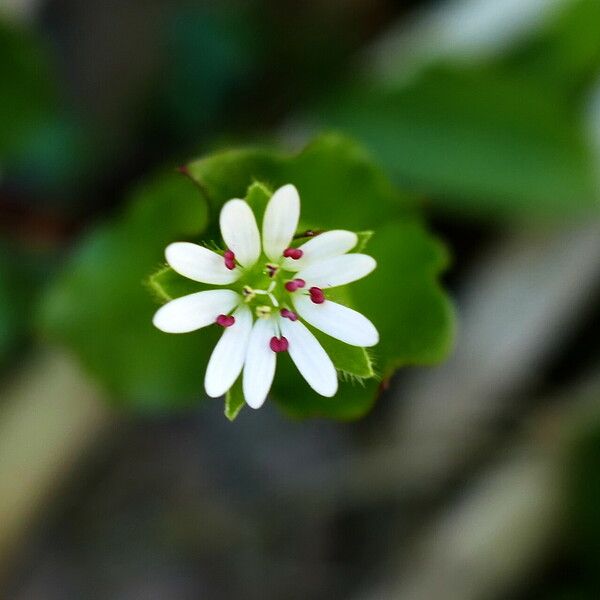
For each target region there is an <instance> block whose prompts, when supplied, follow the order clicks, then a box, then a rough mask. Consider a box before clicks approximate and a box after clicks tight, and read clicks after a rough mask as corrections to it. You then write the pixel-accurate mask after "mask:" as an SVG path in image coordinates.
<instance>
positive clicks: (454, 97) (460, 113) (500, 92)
mask: <svg viewBox="0 0 600 600" xmlns="http://www.w3.org/2000/svg"><path fill="white" fill-rule="evenodd" d="M340 98H343V101H340ZM319 114H320V115H322V118H323V120H324V121H325V122H326V123H327V124H328V125H333V126H335V127H338V128H341V129H342V130H344V131H347V132H348V133H349V134H351V135H354V136H356V137H357V138H358V139H359V140H360V141H361V142H363V143H364V144H365V145H366V146H367V147H368V148H369V149H370V150H371V151H372V152H373V154H374V156H375V157H376V159H377V160H378V161H380V163H381V164H382V165H383V166H384V167H385V168H386V169H387V171H388V172H389V173H390V174H391V175H392V176H393V178H394V181H395V182H396V183H397V184H398V185H399V186H401V187H402V188H405V189H410V190H412V191H413V192H416V193H419V194H422V195H426V196H427V197H428V198H429V199H430V200H431V201H432V202H436V203H437V204H438V205H439V206H440V207H442V208H445V209H452V210H461V211H463V212H464V211H466V212H467V213H469V214H478V215H485V216H495V217H498V216H502V217H514V216H518V217H529V218H531V217H533V216H536V217H540V216H544V217H555V218H556V217H562V216H570V215H581V214H584V213H587V212H591V211H596V210H597V207H598V190H597V186H596V181H595V162H594V155H593V152H592V148H591V146H590V143H589V140H588V137H587V134H586V133H584V131H583V128H582V127H581V126H580V125H579V123H578V120H577V119H576V118H575V115H574V114H573V112H572V111H571V110H570V109H569V107H568V106H566V105H565V103H564V102H563V101H561V99H560V98H559V97H557V95H555V94H552V93H550V92H549V90H547V89H545V88H540V87H536V85H535V84H534V83H532V82H530V81H528V80H526V79H524V78H523V77H522V76H520V75H517V74H511V73H510V72H508V71H507V70H506V69H504V70H502V69H496V70H494V69H491V68H486V67H463V68H458V67H435V68H430V69H428V70H426V71H425V72H423V73H420V74H419V76H417V77H414V78H411V79H410V81H409V82H408V83H405V84H390V85H389V86H379V87H374V86H373V85H368V84H365V85H364V86H362V87H361V86H355V88H354V89H352V90H345V91H344V93H343V94H341V95H340V94H336V96H335V100H332V101H331V102H330V103H328V104H327V105H326V106H323V107H319ZM359 227H360V226H359ZM363 227H364V225H363Z"/></svg>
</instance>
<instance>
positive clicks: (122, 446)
mask: <svg viewBox="0 0 600 600" xmlns="http://www.w3.org/2000/svg"><path fill="white" fill-rule="evenodd" d="M240 148H241V149H242V150H237V149H240ZM245 148H249V150H246V149H245ZM256 148H259V149H258V150H257V149H256ZM231 149H236V150H235V152H234V153H233V154H227V155H225V156H226V159H224V158H223V155H222V154H221V153H222V152H223V151H228V150H231ZM207 157H208V158H207ZM184 164H187V165H189V169H191V170H192V173H193V175H194V178H195V179H197V180H198V181H200V182H201V183H202V184H203V190H202V193H200V191H199V190H198V189H197V188H195V187H194V186H193V185H192V184H191V183H190V182H189V181H188V179H186V178H185V177H184V176H183V175H181V174H180V173H179V172H177V170H176V167H179V166H181V165H184ZM255 177H256V178H264V179H266V180H267V181H266V183H271V182H278V180H279V178H283V180H282V181H281V182H279V183H285V182H286V181H287V180H288V179H289V180H293V181H294V182H295V183H297V184H298V185H299V187H300V189H301V191H302V194H303V199H304V201H305V211H306V215H305V219H306V220H307V223H308V224H310V225H311V226H312V225H313V223H317V224H319V223H322V224H324V225H325V226H336V224H338V226H343V227H349V228H353V229H356V230H362V229H374V230H375V235H374V237H373V239H372V241H371V244H372V245H370V246H369V248H368V251H370V252H372V253H373V254H374V255H375V256H376V257H377V258H378V261H379V264H380V268H379V270H378V271H377V276H375V275H374V279H373V280H372V283H370V284H367V283H365V284H364V285H362V284H361V285H359V286H358V287H357V290H356V292H355V293H356V296H355V298H354V300H355V301H356V302H357V303H358V304H359V305H360V306H361V308H362V307H365V309H364V312H366V313H367V314H368V315H372V318H373V319H374V320H375V321H376V323H377V325H378V327H379V328H380V330H381V331H382V332H384V333H385V335H383V339H382V344H381V345H380V347H379V348H377V349H376V350H375V356H374V358H375V361H376V366H377V368H378V370H379V374H380V375H381V377H382V381H381V382H380V381H377V380H368V381H367V383H366V386H365V387H364V388H362V387H360V386H351V385H347V386H346V387H344V393H343V394H342V395H341V396H340V402H339V403H337V404H323V403H322V400H319V399H316V398H314V397H312V396H311V395H309V394H308V393H307V392H306V391H305V390H303V389H302V388H298V386H295V385H291V384H290V381H291V380H290V379H286V378H285V377H284V378H282V379H281V380H280V383H279V384H278V386H276V387H275V389H274V395H276V398H275V399H276V401H277V402H269V403H267V405H266V406H265V407H264V408H263V409H261V410H260V411H257V412H255V411H249V410H244V411H242V412H241V413H240V416H239V417H238V418H237V419H236V421H235V422H234V423H230V422H229V421H227V420H226V419H225V418H224V416H223V404H222V401H220V400H218V401H214V400H210V401H209V400H205V399H204V398H202V379H203V369H204V367H203V364H202V361H203V360H204V357H205V353H206V348H208V347H209V346H208V345H207V342H206V341H205V342H203V343H199V341H198V340H199V338H198V337H195V335H193V334H192V335H190V336H184V337H182V338H180V337H177V339H174V338H173V337H169V336H164V335H162V334H158V333H157V332H156V331H154V330H153V329H152V327H151V324H150V318H151V315H152V313H153V311H154V310H155V309H156V306H157V305H156V303H155V302H154V300H153V298H152V295H151V294H150V292H149V290H148V289H147V287H146V279H147V277H148V276H149V275H150V274H151V273H152V272H153V271H154V270H156V268H157V267H158V266H159V265H160V261H161V256H162V249H163V247H164V246H165V245H166V244H167V243H169V242H170V241H173V239H174V238H178V237H180V236H183V237H185V238H186V239H187V238H189V239H196V238H200V237H202V235H204V234H205V233H207V232H208V233H210V232H211V227H212V225H211V223H212V221H211V219H214V209H215V208H218V205H219V202H222V201H223V200H224V199H226V198H228V197H230V196H231V195H234V194H240V193H243V192H244V191H245V188H246V186H247V185H248V184H249V183H250V182H251V181H250V180H251V179H252V178H255ZM202 194H204V195H205V196H206V197H205V198H204V200H203V201H202ZM207 198H208V201H206V200H207ZM0 217H1V218H0V375H1V377H2V379H1V381H0V390H1V394H2V396H1V399H0V523H2V525H0V597H2V598H10V599H11V600H38V599H39V600H73V599H84V600H87V599H90V600H104V599H110V600H137V599H138V598H143V599H144V600H146V599H149V600H163V599H164V600H166V599H170V600H171V599H175V600H179V599H181V600H188V599H189V600H192V599H199V598H209V599H211V600H212V599H216V600H219V599H230V598H248V599H254V598H256V599H259V598H260V599H261V600H262V599H267V600H268V599H270V598H273V599H279V598H286V599H291V600H293V599H295V598H298V599H300V598H302V599H303V600H304V599H307V598H310V599H315V600H318V599H321V598H323V599H325V598H327V599H328V600H330V599H348V600H376V599H377V600H381V599H387V598H390V599H391V598H394V599H395V598H399V599H401V600H402V599H407V600H432V599H438V598H443V599H444V600H471V599H472V600H478V599H481V600H487V599H499V600H503V599H509V600H511V599H516V600H521V599H522V600H525V599H538V598H547V599H552V600H555V599H586V600H587V599H590V600H591V599H596V598H599V597H600V575H599V574H600V336H599V335H598V332H599V331H600V304H599V300H600V1H598V0H502V1H500V0H438V1H433V0H412V1H405V2H401V1H397V2H394V1H392V0H368V1H367V0H313V1H310V2H300V1H297V0H278V1H275V0H245V1H242V0H239V1H235V0H229V1H228V0H221V1H219V2H209V1H201V0H106V1H104V2H92V1H91V0H90V1H85V0H0ZM450 298H452V300H450ZM397 369H398V370H397ZM287 377H290V375H287ZM380 383H381V385H380ZM298 389H300V391H298ZM291 390H293V392H292V391H291ZM304 417H311V418H309V419H305V418H304ZM335 419H340V420H339V421H338V420H335Z"/></svg>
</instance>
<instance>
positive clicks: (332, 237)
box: [282, 229, 358, 271]
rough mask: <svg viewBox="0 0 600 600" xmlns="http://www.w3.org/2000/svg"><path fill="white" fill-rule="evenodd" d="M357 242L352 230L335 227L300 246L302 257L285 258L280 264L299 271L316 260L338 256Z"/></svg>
mask: <svg viewBox="0 0 600 600" xmlns="http://www.w3.org/2000/svg"><path fill="white" fill-rule="evenodd" d="M357 243H358V236H357V235H356V234H355V233H354V232H353V231H344V230H343V229H336V230H333V231H326V232H324V233H320V234H319V235H317V236H315V237H314V238H312V239H310V240H308V242H306V243H304V244H302V246H300V250H302V252H303V253H304V254H303V255H302V258H299V259H298V260H293V259H291V258H286V259H285V260H284V261H283V263H282V265H283V268H284V269H286V270H288V271H299V270H300V269H304V268H305V267H308V266H309V265H311V264H313V263H314V262H316V261H317V260H323V259H325V258H331V257H332V256H340V255H341V254H346V252H350V250H352V248H354V246H356V244H357Z"/></svg>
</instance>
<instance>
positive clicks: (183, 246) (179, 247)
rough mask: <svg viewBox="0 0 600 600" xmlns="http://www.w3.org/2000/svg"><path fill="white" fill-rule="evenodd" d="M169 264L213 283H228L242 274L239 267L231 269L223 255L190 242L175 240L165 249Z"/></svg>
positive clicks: (194, 278)
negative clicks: (226, 264)
mask: <svg viewBox="0 0 600 600" xmlns="http://www.w3.org/2000/svg"><path fill="white" fill-rule="evenodd" d="M165 256H166V258H167V262H168V263H169V265H170V266H171V267H172V268H173V269H174V270H175V271H177V273H179V274H180V275H183V276H184V277H187V278H188V279H193V280H194V281H200V282H202V283H211V284H213V285H228V284H230V283H233V282H234V281H236V280H237V279H238V278H239V276H240V270H239V269H233V270H232V271H230V270H229V269H228V268H227V267H226V266H225V262H224V261H223V257H222V256H221V255H220V254H217V253H216V252H213V251H212V250H209V249H208V248H204V247H203V246H198V244H192V243H190V242H175V243H174V244H169V245H168V246H167V248H166V250H165Z"/></svg>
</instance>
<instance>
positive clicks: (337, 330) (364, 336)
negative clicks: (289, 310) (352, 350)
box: [293, 294, 379, 348]
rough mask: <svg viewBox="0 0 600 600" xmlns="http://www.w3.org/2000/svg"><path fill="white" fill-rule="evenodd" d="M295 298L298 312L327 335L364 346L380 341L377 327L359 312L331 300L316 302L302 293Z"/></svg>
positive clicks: (347, 342) (295, 295)
mask: <svg viewBox="0 0 600 600" xmlns="http://www.w3.org/2000/svg"><path fill="white" fill-rule="evenodd" d="M293 299H294V306H295V307H296V310H297V311H298V314H299V315H300V316H301V317H302V318H303V319H304V320H305V321H306V322H307V323H310V324H311V325H312V326H313V327H316V328H317V329H320V330H321V331H323V332H324V333H326V334H327V335H330V336H331V337H334V338H336V339H338V340H341V341H342V342H345V343H346V344H350V345H351V346H361V347H363V348H368V347H369V346H374V345H375V344H377V343H378V342H379V333H378V332H377V329H375V326H374V325H373V323H371V321H369V319H367V317H365V316H363V315H361V314H360V313H359V312H357V311H355V310H353V309H351V308H348V307H347V306H342V305H341V304H338V303H337V302H332V301H331V300H325V302H323V304H315V303H314V302H312V301H311V299H310V298H309V297H308V296H304V295H300V294H293Z"/></svg>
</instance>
